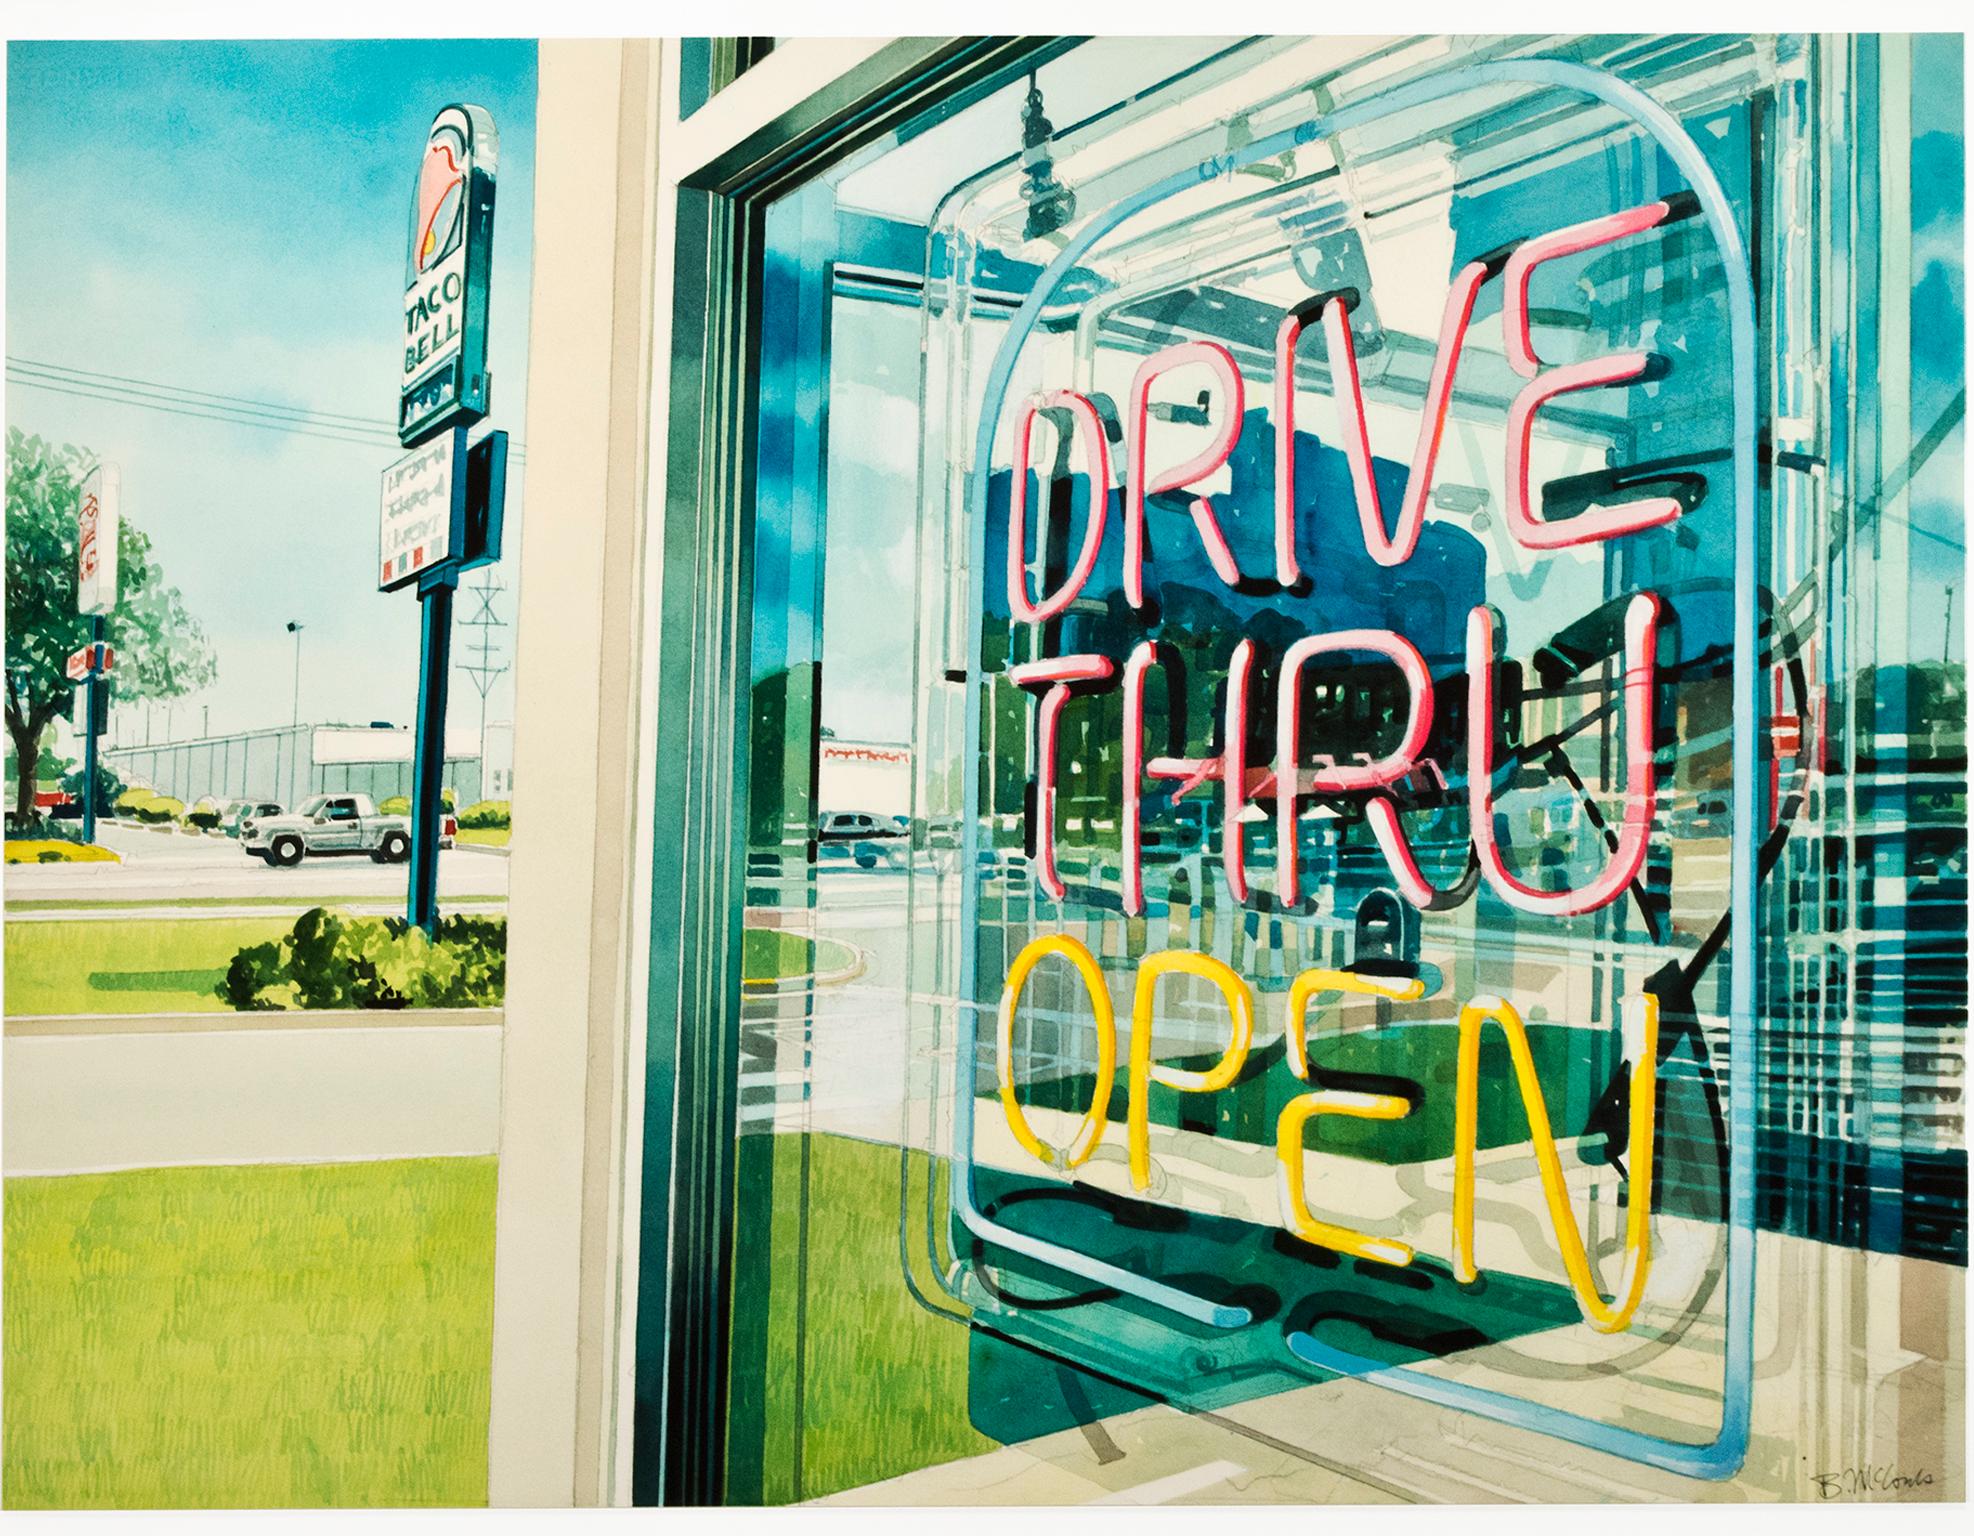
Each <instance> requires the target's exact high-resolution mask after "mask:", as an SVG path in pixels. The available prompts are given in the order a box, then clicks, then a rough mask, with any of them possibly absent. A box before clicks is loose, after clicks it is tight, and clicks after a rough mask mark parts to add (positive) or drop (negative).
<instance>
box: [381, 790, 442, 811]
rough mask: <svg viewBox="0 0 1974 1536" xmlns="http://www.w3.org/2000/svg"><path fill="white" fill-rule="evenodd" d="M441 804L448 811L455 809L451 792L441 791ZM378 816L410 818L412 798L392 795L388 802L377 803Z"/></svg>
mask: <svg viewBox="0 0 1974 1536" xmlns="http://www.w3.org/2000/svg"><path fill="white" fill-rule="evenodd" d="M439 804H440V805H442V806H444V807H445V808H446V809H447V810H451V809H452V808H453V799H452V791H451V790H449V789H445V790H441V791H439ZM377 814H378V815H379V816H409V815H410V814H411V797H410V796H409V795H392V796H391V797H390V798H389V799H388V800H379V801H378V802H377Z"/></svg>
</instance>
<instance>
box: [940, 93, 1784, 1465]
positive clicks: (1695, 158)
mask: <svg viewBox="0 0 1974 1536" xmlns="http://www.w3.org/2000/svg"><path fill="white" fill-rule="evenodd" d="M1489 85H1527V86H1546V87H1552V88H1556V89H1561V90H1572V91H1577V92H1579V93H1581V94H1582V95H1584V96H1587V97H1590V98H1591V99H1592V100H1595V101H1600V102H1603V103H1604V104H1605V105H1607V106H1610V107H1613V108H1615V109H1617V110H1618V111H1619V112H1621V113H1624V114H1626V115H1627V116H1628V117H1629V118H1630V119H1631V121H1632V122H1634V123H1635V124H1636V125H1638V126H1639V127H1641V128H1643V129H1644V130H1645V131H1646V132H1647V133H1649V134H1651V136H1652V137H1653V138H1654V139H1655V140H1656V141H1657V142H1658V145H1659V147H1660V148H1661V149H1663V150H1664V151H1665V152H1666V154H1667V155H1668V156H1669V157H1670V158H1671V160H1672V161H1673V163H1674V165H1676V166H1677V167H1678V168H1679V170H1680V172H1681V174H1682V175H1684V176H1685V178H1686V181H1687V184H1688V186H1689V188H1690V189H1691V190H1692V192H1693V193H1694V195H1695V196H1696V197H1698V199H1699V201H1700V211H1701V215H1702V217H1704V218H1705V220H1706V221H1707V226H1708V228H1709V229H1710V230H1711V231H1712V232H1713V237H1714V240H1715V242H1716V243H1717V245H1718V247H1719V250H1720V254H1721V266H1722V269H1723V271H1724V273H1725V276H1726V282H1727V299H1728V337H1729V346H1730V357H1731V361H1730V371H1731V377H1732V398H1733V403H1734V406H1733V408H1734V436H1733V465H1734V470H1733V486H1734V668H1733V690H1732V696H1733V709H1734V741H1733V751H1732V756H1733V763H1734V799H1733V804H1734V826H1733V829H1732V837H1731V844H1730V846H1731V858H1732V877H1731V881H1730V885H1729V896H1730V905H1731V910H1732V911H1733V913H1734V915H1735V921H1736V932H1735V936H1734V941H1733V943H1732V944H1731V945H1730V948H1729V957H1728V958H1729V972H1728V988H1729V1003H1728V1053H1727V1059H1728V1074H1729V1075H1728V1083H1729V1087H1728V1134H1729V1141H1730V1145H1729V1149H1728V1152H1729V1157H1728V1234H1727V1288H1726V1320H1725V1321H1726V1333H1727V1349H1726V1370H1725V1379H1724V1381H1723V1383H1722V1392H1721V1397H1722V1401H1721V1422H1720V1429H1719V1431H1718V1433H1717V1434H1716V1435H1715V1437H1714V1438H1713V1439H1712V1440H1711V1441H1707V1442H1705V1443H1689V1442H1683V1441H1678V1440H1669V1439H1666V1438H1664V1437H1663V1436H1658V1435H1649V1434H1645V1433H1642V1432H1640V1431H1638V1430H1630V1429H1623V1428H1620V1427H1618V1426H1616V1425H1611V1424H1606V1423H1604V1422H1603V1421H1601V1420H1598V1419H1593V1418H1589V1417H1587V1416H1585V1415H1582V1414H1576V1413H1570V1412H1567V1411H1565V1410H1563V1409H1559V1408H1551V1407H1549V1406H1547V1405H1545V1404H1541V1403H1535V1402H1530V1401H1529V1400H1527V1399H1525V1398H1519V1397H1514V1396H1511V1395H1509V1394H1507V1393H1504V1392H1494V1391H1489V1390H1486V1389H1484V1388H1479V1387H1473V1386H1468V1385H1466V1384H1464V1383H1461V1382H1455V1381H1448V1380H1446V1379H1444V1378H1442V1377H1437V1376H1432V1375H1429V1374H1427V1373H1425V1372H1423V1371H1419V1370H1415V1369H1413V1368H1411V1367H1408V1366H1383V1365H1380V1364H1379V1363H1378V1362H1375V1361H1371V1360H1367V1359H1363V1358H1362V1357H1359V1356H1355V1355H1351V1354H1348V1353H1345V1352H1344V1351H1340V1350H1332V1349H1329V1348H1327V1347H1326V1346H1324V1345H1322V1344H1319V1343H1317V1342H1316V1341H1315V1340H1314V1339H1311V1338H1309V1337H1308V1336H1307V1335H1303V1334H1296V1335H1291V1336H1290V1338H1289V1340H1288V1347H1289V1349H1290V1350H1291V1352H1292V1353H1294V1354H1295V1355H1296V1356H1297V1357H1298V1358H1299V1359H1303V1360H1306V1361H1309V1362H1310V1363H1311V1364H1315V1365H1318V1366H1322V1367H1324V1368H1326V1369H1332V1370H1338V1371H1344V1372H1347V1373H1349V1374H1352V1375H1361V1376H1364V1377H1365V1378H1366V1379H1368V1380H1371V1381H1374V1382H1376V1383H1378V1384H1379V1385H1380V1386H1385V1387H1389V1388H1391V1389H1392V1390H1394V1391H1397V1392H1403V1393H1406V1394H1407V1395H1408V1396H1412V1397H1416V1398H1420V1399H1422V1400H1424V1401H1427V1402H1433V1403H1439V1404H1442V1405H1445V1406H1447V1407H1453V1408H1461V1409H1465V1410H1468V1411H1470V1412H1474V1413H1478V1414H1481V1415H1483V1416H1484V1417H1487V1418H1491V1419H1495V1420H1498V1421H1500V1422H1502V1423H1506V1424H1513V1425H1518V1426H1520V1427H1522V1428H1525V1429H1532V1430H1535V1431H1537V1432H1539V1433H1542V1434H1546V1435H1553V1436H1555V1437H1557V1438H1559V1439H1563V1440H1568V1441H1572V1442H1574V1443H1575V1444H1578V1445H1582V1446H1587V1447H1589V1448H1591V1449H1594V1450H1601V1451H1608V1452H1610V1453H1611V1454H1613V1455H1618V1456H1624V1457H1627V1458H1628V1459H1630V1460H1633V1461H1639V1462H1644V1463H1646V1464H1649V1465H1652V1466H1658V1467H1663V1468H1665V1469H1667V1470H1669V1471H1674V1472H1679V1473H1682V1474H1684V1475H1686V1476H1689V1477H1705V1478H1724V1477H1730V1476H1732V1475H1733V1474H1734V1473H1735V1472H1736V1471H1737V1470H1739V1468H1740V1466H1741V1464H1742V1462H1743V1460H1744V1459H1745V1458H1746V1455H1747V1447H1748V1422H1749V1414H1750V1409H1751V1398H1752V1389H1753V1379H1754V1302H1755V1232H1754V1215H1755V1208H1754V1171H1755V1170H1754V1140H1753V1126H1754V1117H1755V1083H1754V1076H1755V1041H1754V1028H1755V1021H1754V985H1755V965H1754V961H1755V949H1756V942H1755V938H1756V924H1757V922H1758V920H1759V913H1758V911H1757V909H1756V905H1755V889H1756V882H1755V839H1754V829H1755V826H1756V817H1757V814H1758V811H1759V807H1758V806H1757V804H1756V799H1755V794H1756V787H1757V782H1758V781H1757V766H1758V765H1757V761H1756V731H1757V729H1758V728H1759V723H1760V720H1761V700H1760V692H1759V689H1758V686H1757V682H1758V679H1757V676H1756V669H1755V663H1756V656H1757V638H1756V604H1755V574H1756V573H1755V556H1756V550H1757V546H1758V534H1759V521H1758V519H1759V503H1758V501H1757V494H1756V479H1755V423H1756V415H1755V411H1756V398H1755V341H1756V337H1755V303H1754V282H1753V278H1752V276H1751V274H1750V272H1749V268H1748V253H1747V248H1746V246H1745V244H1744V243H1743V241H1742V239H1741V234H1740V230H1739V229H1738V228H1737V227H1736V225H1735V222H1734V213H1733V209H1732V207H1731V206H1730V205H1729V203H1728V201H1727V197H1726V194H1725V193H1724V192H1723V191H1722V190H1721V186H1720V183H1719V181H1718V179H1716V177H1715V176H1714V174H1713V171H1712V170H1711V169H1710V168H1709V167H1708V165H1707V162H1706V157H1705V156H1704V155H1703V154H1702V153H1701V152H1700V149H1699V147H1698V146H1697V145H1696V144H1695V143H1694V142H1693V140H1692V138H1691V137H1690V136H1689V135H1688V134H1687V132H1686V131H1685V129H1683V128H1682V127H1680V125H1679V122H1678V120H1677V119H1675V118H1674V117H1673V116H1672V115H1671V114H1670V113H1669V112H1667V111H1666V110H1665V109H1664V108H1663V107H1661V106H1660V105H1659V104H1658V103H1657V102H1655V101H1653V100H1652V99H1651V97H1649V96H1647V95H1646V94H1645V93H1644V92H1643V91H1641V90H1640V89H1639V88H1638V87H1637V86H1634V85H1631V84H1630V83H1628V82H1626V81H1623V80H1619V79H1617V78H1615V77H1613V76H1610V75H1606V74H1603V73H1601V72H1599V71H1597V70H1594V69H1591V68H1589V67H1588V66H1587V65H1583V64H1576V63H1572V62H1569V61H1567V60H1562V59H1541V58H1537V59H1503V60H1487V61H1482V62H1479V63H1473V64H1466V65H1461V66H1457V67H1455V68H1453V69H1449V70H1447V71H1445V72H1444V73H1441V74H1438V75H1434V76H1431V77H1429V78H1426V79H1421V80H1414V81H1410V82H1408V83H1406V84H1404V85H1399V86H1395V87H1393V88H1392V89H1390V90H1388V91H1386V92H1384V93H1382V94H1381V95H1379V96H1378V97H1376V98H1375V99H1372V100H1368V101H1364V102H1359V103H1356V104H1354V105H1351V106H1348V107H1343V108H1340V109H1339V110H1337V111H1335V112H1332V113H1330V114H1329V115H1328V116H1326V117H1319V118H1312V119H1310V120H1309V121H1307V122H1304V123H1300V124H1298V125H1297V126H1295V127H1293V128H1289V129H1284V130H1282V131H1280V132H1277V133H1272V134H1269V135H1268V136H1267V137H1266V138H1262V139H1258V140H1256V141H1255V142H1254V143H1252V144H1248V145H1245V146H1243V147H1242V148H1240V149H1238V150H1235V151H1232V152H1230V153H1228V154H1226V155H1222V156H1217V157H1215V158H1214V159H1212V160H1208V161H1204V162H1202V163H1200V164H1198V165H1196V166H1193V167H1191V168H1189V169H1186V170H1183V171H1179V172H1175V173H1174V174H1173V175H1170V176H1167V177H1165V178H1164V179H1162V180H1160V181H1157V182H1155V183H1153V184H1152V185H1151V186H1149V187H1146V188H1145V189H1143V190H1142V191H1140V192H1138V193H1135V194H1134V195H1133V196H1131V197H1129V198H1126V199H1124V200H1123V201H1122V202H1119V203H1116V204H1113V205H1112V206H1111V207H1110V208H1108V209H1106V210H1105V211H1104V212H1103V213H1102V214H1101V215H1099V216H1098V217H1096V218H1095V219H1093V220H1092V221H1091V223H1090V224H1089V226H1088V227H1087V228H1085V229H1084V230H1082V231H1081V232H1080V233H1079V234H1078V235H1077V236H1076V237H1075V238H1074V239H1072V240H1071V241H1070V242H1069V244H1068V245H1067V246H1066V247H1064V249H1063V250H1062V252H1061V253H1060V254H1059V255H1058V256H1057V257H1056V259H1055V260H1054V261H1052V262H1051V263H1050V264H1049V266H1048V269H1047V270H1046V271H1045V272H1043V274H1042V276H1041V278H1040V279H1039V280H1038V281H1037V283H1036V286H1035V288H1034V290H1033V291H1032V292H1031V293H1030V294H1029V296H1028V298H1027V299H1025V300H1024V301H1023V303H1022V305H1021V308H1020V309H1019V310H1018V311H1016V313H1015V315H1014V318H1013V320H1012V322H1011V323H1010V324H1009V326H1008V330H1007V334H1006V335H1005V336H1004V337H1003V338H1002V341H1001V345H1000V349H999V350H998V351H997V352H996V353H995V356H994V363H993V367H992V369H991V371H990V372H989V374H988V379H987V390H986V394H985V397H984V399H983V402H982V409H981V416H980V425H979V428H978V431H977V433H976V436H975V440H974V472H973V485H972V492H971V505H970V514H971V519H970V520H971V523H972V528H971V548H972V566H971V576H970V579H969V582H968V599H967V602H968V619H969V629H968V635H967V672H966V725H965V740H964V747H963V751H964V753H965V759H964V762H963V764H962V770H961V771H962V778H961V804H962V807H963V816H962V821H961V834H960V859H961V868H962V869H963V870H964V871H965V872H966V875H965V878H964V879H963V880H962V882H961V890H960V925H961V930H960V940H961V942H960V976H959V1001H960V1006H959V1010H958V1011H959V1021H958V1022H959V1043H958V1050H957V1066H956V1070H955V1074H954V1075H955V1085H954V1086H955V1093H954V1098H955V1101H956V1102H955V1105H954V1112H953V1130H954V1141H955V1156H954V1158H953V1163H952V1200H953V1209H954V1211H955V1212H956V1213H957V1214H958V1215H959V1217H960V1219H961V1221H962V1222H964V1223H965V1224H966V1226H967V1227H968V1229H969V1230H971V1231H972V1232H973V1233H975V1234H976V1235H977V1236H979V1237H983V1238H986V1239H988V1240H990V1241H992V1242H995V1243H998V1244H1000V1245H1002V1246H1003V1247H1006V1248H1009V1249H1011V1250H1013V1251H1015V1252H1017V1253H1023V1254H1026V1255H1028V1256H1029V1257H1031V1258H1036V1259H1040V1260H1041V1261H1042V1262H1044V1263H1046V1264H1050V1265H1052V1266H1054V1267H1055V1268H1058V1269H1061V1270H1064V1271H1066V1272H1067V1273H1070V1274H1074V1275H1081V1276H1084V1277H1085V1278H1087V1279H1091V1280H1095V1281H1098V1282H1100V1283H1102V1284H1104V1285H1108V1286H1114V1287H1116V1288H1117V1289H1118V1290H1121V1291H1124V1292H1126V1293H1127V1294H1129V1295H1132V1296H1136V1297H1137V1298H1138V1299H1140V1300H1141V1301H1145V1302H1147V1303H1149V1304H1151V1305H1153V1306H1157V1307H1161V1308H1164V1309H1166V1310H1168V1311H1172V1312H1175V1313H1178V1314H1179V1315H1181V1316H1183V1317H1188V1318H1192V1319H1194V1320H1196V1321H1199V1322H1204V1323H1208V1324H1210V1325H1212V1326H1214V1327H1219V1328H1236V1327H1240V1326H1242V1325H1244V1324H1246V1323H1247V1322H1249V1321H1250V1320H1251V1316H1250V1314H1249V1313H1248V1312H1247V1310H1246V1309H1244V1308H1241V1307H1227V1306H1220V1305H1217V1304H1215V1303H1213V1302H1210V1301H1207V1300H1206V1299H1205V1298H1203V1297H1199V1296H1195V1295H1193V1294H1192V1293H1191V1292H1187V1291H1182V1290H1179V1289H1177V1288H1175V1287H1173V1286H1169V1285H1165V1284H1162V1283H1161V1282H1159V1281H1156V1280H1152V1279H1149V1278H1147V1277H1146V1276H1143V1275H1139V1274H1136V1273H1134V1272H1132V1271H1129V1270H1125V1269H1121V1268H1119V1267H1118V1266H1116V1265H1114V1264H1107V1263H1104V1262H1103V1261H1101V1260H1098V1259H1095V1258H1092V1257H1090V1256H1089V1255H1088V1254H1082V1253H1078V1252H1076V1251H1075V1250H1074V1249H1070V1248H1065V1247H1063V1246H1062V1245H1060V1244H1058V1243H1051V1242H1048V1241H1046V1240H1045V1239H1041V1238H1036V1237H1031V1236H1028V1235H1027V1234H1024V1233H1020V1232H1016V1231H1013V1230H1012V1229H1010V1228H1008V1227H1006V1226H1004V1225H1002V1224H1001V1223H999V1222H996V1221H994V1220H992V1219H990V1218H989V1217H987V1216H986V1215H984V1214H983V1213H982V1212H981V1210H980V1208H979V1206H978V1204H977V1203H976V1201H975V1199H974V1189H973V1116H974V1085H973V1076H974V1072H975V1070H976V1065H977V1056H978V1033H979V1028H978V1017H977V1007H976V1004H975V1000H974V991H975V988H976V984H977V974H976V962H977V954H976V944H975V931H976V924H977V922H978V918H979V878H978V858H979V830H978V818H977V816H976V814H975V806H976V805H977V803H978V799H979V789H980V785H979V772H980V769H979V763H980V689H981V685H982V675H981V631H982V624H983V619H984V611H985V594H984V589H983V587H982V582H983V580H984V579H985V578H984V572H985V571H986V569H987V566H986V558H987V489H988V482H989V480H990V478H991V477H992V473H993V447H994V431H995V428H996V427H997V426H998V424H999V421H1000V416H1001V411H1002V408H1003V407H1004V405H1005V403H1006V400H1007V393H1008V386H1009V384H1010V382H1011V380H1012V378H1013V375H1014V368H1015V363H1016V361H1017V359H1018V358H1019V356H1020V353H1021V349H1022V346H1023V345H1024V344H1025V343H1026V341H1027V339H1028V336H1029V334H1030V332H1032V331H1033V329H1034V327H1035V324H1036V321H1037V320H1038V319H1039V318H1040V316H1041V313H1042V310H1043V308H1044V307H1045V306H1046V305H1047V303H1048V301H1049V300H1050V298H1052V297H1053V296H1054V294H1055V291H1056V289H1057V288H1058V287H1060V286H1061V283H1062V281H1063V279H1064V277H1065V276H1067V274H1068V273H1069V271H1070V270H1071V269H1072V268H1073V267H1074V266H1075V265H1076V263H1077V262H1079V261H1080V260H1082V258H1083V257H1084V256H1085V255H1086V254H1087V253H1088V252H1089V251H1090V249H1091V247H1093V246H1094V245H1095V244H1096V243H1097V242H1098V241H1099V240H1100V239H1102V238H1103V237H1104V236H1105V235H1106V234H1108V233H1109V232H1110V231H1111V230H1113V229H1115V228H1116V227H1117V226H1118V225H1119V224H1121V223H1123V222H1124V221H1125V220H1126V219H1128V218H1130V217H1131V216H1132V215H1134V214H1137V213H1141V212H1143V211H1144V210H1145V209H1146V208H1149V207H1151V206H1152V205H1154V204H1156V203H1159V202H1162V201H1163V200H1164V199H1166V198H1168V197H1171V196H1173V195H1174V194H1176V193H1178V192H1182V191H1184V190H1185V189H1186V188H1188V187H1193V186H1197V185H1198V184H1199V183H1200V182H1201V181H1206V180H1211V179H1213V178H1215V177H1217V176H1220V175H1223V174H1226V173H1228V172H1231V171H1235V170H1238V169H1239V168H1240V167H1241V166H1243V165H1247V164H1250V163H1252V162H1254V161H1257V160H1265V159H1269V158H1272V157H1273V156H1275V155H1279V154H1281V153H1283V152H1284V151H1285V150H1288V149H1291V148H1293V147H1295V146H1297V145H1300V144H1306V143H1309V142H1311V141H1312V140H1314V139H1317V138H1320V137H1323V136H1325V135H1335V134H1338V133H1342V132H1345V131H1347V130H1349V129H1352V128H1360V127H1363V126H1365V125H1367V124H1370V123H1374V122H1377V121H1379V120H1381V119H1383V118H1386V117H1389V116H1391V115H1392V114H1394V113H1398V112H1405V111H1409V110H1411V109H1412V108H1414V107H1420V106H1425V105H1427V104H1428V103H1431V102H1435V101H1439V100H1441V99H1443V98H1445V97H1448V96H1453V95H1457V94H1459V93H1460V92H1462V91H1468V90H1474V89H1477V88H1481V87H1485V86H1489Z"/></svg>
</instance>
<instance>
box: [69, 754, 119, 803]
mask: <svg viewBox="0 0 1974 1536" xmlns="http://www.w3.org/2000/svg"><path fill="white" fill-rule="evenodd" d="M62 788H63V789H65V790H67V791H68V793H70V794H71V795H74V796H75V798H76V799H78V800H80V799H81V798H82V770H81V769H80V768H77V769H76V770H75V771H74V772H72V773H65V774H63V775H62ZM124 793H125V791H124V786H123V780H122V779H120V778H118V777H117V771H116V770H115V769H114V768H112V767H111V766H110V765H109V764H108V763H105V762H102V761H100V760H99V761H98V762H97V764H96V814H97V815H98V816H102V815H107V814H113V813H114V812H115V810H116V803H117V801H118V800H119V799H120V798H122V796H123V794H124Z"/></svg>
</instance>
